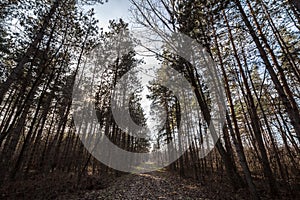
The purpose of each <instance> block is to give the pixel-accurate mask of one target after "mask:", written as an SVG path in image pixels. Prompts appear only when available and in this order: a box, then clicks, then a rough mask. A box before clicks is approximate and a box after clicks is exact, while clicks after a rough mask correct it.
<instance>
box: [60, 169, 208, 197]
mask: <svg viewBox="0 0 300 200" xmlns="http://www.w3.org/2000/svg"><path fill="white" fill-rule="evenodd" d="M203 189H204V188H202V187H201V186H200V184H196V183H192V182H191V180H187V179H182V178H180V177H179V176H177V175H175V174H172V173H170V172H168V171H165V170H159V171H154V172H149V173H144V174H129V175H124V176H122V177H120V178H117V179H116V180H115V181H114V182H113V183H112V184H111V186H109V187H108V188H105V189H102V190H94V191H87V192H85V193H82V194H80V195H79V196H78V195H76V196H74V197H70V196H68V197H67V198H68V199H86V200H92V199H105V200H110V199H111V200H115V199H122V200H123V199H130V200H135V199H136V200H140V199H147V200H148V199H155V200H156V199H161V200H162V199H184V200H188V199H202V200H203V199H208V198H205V194H207V193H206V192H204V191H203ZM61 199H65V198H61Z"/></svg>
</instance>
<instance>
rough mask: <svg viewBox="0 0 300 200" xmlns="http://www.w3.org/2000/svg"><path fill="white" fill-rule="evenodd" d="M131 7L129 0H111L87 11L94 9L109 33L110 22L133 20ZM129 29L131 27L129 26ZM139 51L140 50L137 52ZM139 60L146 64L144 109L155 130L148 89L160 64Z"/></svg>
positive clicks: (144, 67) (152, 60) (150, 60)
mask: <svg viewBox="0 0 300 200" xmlns="http://www.w3.org/2000/svg"><path fill="white" fill-rule="evenodd" d="M130 7H131V3H130V1H129V0H109V1H108V2H107V3H104V4H96V5H93V6H87V9H89V8H94V10H95V17H96V18H97V19H98V20H99V27H101V28H103V29H104V30H105V31H108V28H107V27H108V25H109V20H113V19H115V20H118V19H119V18H122V19H123V20H124V21H125V22H127V23H129V22H130V21H131V20H130V18H131V13H130V11H129V9H130ZM129 27H131V26H130V25H129ZM137 51H138V50H137ZM138 58H140V59H143V60H144V61H145V64H144V65H143V66H139V69H140V70H141V72H140V73H139V76H140V78H141V81H142V85H143V88H144V90H143V91H142V93H141V95H142V101H141V104H142V107H143V109H144V111H145V114H146V118H147V119H148V120H147V125H148V127H149V128H150V129H151V130H153V127H154V126H155V125H156V122H155V121H154V120H153V119H151V116H150V105H151V103H152V101H150V100H148V99H147V98H146V95H147V94H149V91H148V89H147V87H146V85H147V83H148V81H151V80H153V77H154V72H153V71H151V70H149V69H150V68H152V67H153V66H156V67H158V63H157V61H156V59H155V58H153V57H143V56H138Z"/></svg>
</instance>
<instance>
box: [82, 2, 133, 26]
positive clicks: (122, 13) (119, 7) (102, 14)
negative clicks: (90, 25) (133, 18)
mask: <svg viewBox="0 0 300 200" xmlns="http://www.w3.org/2000/svg"><path fill="white" fill-rule="evenodd" d="M92 7H93V8H94V9H95V13H96V18H97V19H98V20H99V26H100V27H102V28H104V30H107V26H108V22H109V20H112V19H119V18H122V19H124V21H125V22H129V20H128V16H129V14H130V13H129V8H130V2H129V0H108V2H107V3H104V4H96V5H94V6H88V8H92Z"/></svg>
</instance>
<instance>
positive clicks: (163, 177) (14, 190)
mask: <svg viewBox="0 0 300 200" xmlns="http://www.w3.org/2000/svg"><path fill="white" fill-rule="evenodd" d="M257 183H258V184H257V186H258V192H259V193H260V195H261V199H262V200H267V199H275V198H271V197H270V196H269V195H268V193H267V192H265V191H267V188H266V187H265V184H259V183H260V182H257ZM75 185H76V177H75V176H71V177H70V175H64V174H62V173H53V174H52V175H51V176H49V175H45V176H44V177H43V176H41V175H40V174H39V175H36V176H32V177H30V178H29V179H27V180H26V181H24V180H23V181H21V180H20V181H15V182H12V183H7V184H5V185H4V186H2V187H1V188H0V199H43V200H46V199H59V200H79V199H84V200H94V199H104V200H118V199H122V200H127V199H128V200H148V199H149V200H152V199H153V200H154V199H155V200H156V199H161V200H163V199H176V200H177V199H184V200H189V199H199V200H206V199H209V200H218V199H220V200H221V199H222V200H223V199H225V200H231V199H238V200H243V199H251V198H250V194H249V192H248V191H247V189H241V190H239V191H234V190H233V189H232V187H231V186H230V184H229V183H228V180H226V179H224V178H221V179H218V178H216V179H207V180H206V181H202V182H201V183H199V182H196V181H195V180H194V179H192V178H181V177H180V176H179V175H178V174H177V173H171V172H169V171H167V170H164V169H162V170H158V171H154V172H149V173H143V174H126V175H122V176H120V177H115V176H107V175H106V176H103V177H101V176H99V177H94V176H85V177H83V178H82V181H81V183H80V185H76V186H75ZM292 195H293V196H291V193H287V192H284V193H282V194H281V195H280V197H279V199H296V196H297V195H296V194H292Z"/></svg>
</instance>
